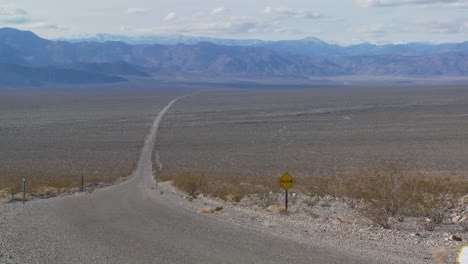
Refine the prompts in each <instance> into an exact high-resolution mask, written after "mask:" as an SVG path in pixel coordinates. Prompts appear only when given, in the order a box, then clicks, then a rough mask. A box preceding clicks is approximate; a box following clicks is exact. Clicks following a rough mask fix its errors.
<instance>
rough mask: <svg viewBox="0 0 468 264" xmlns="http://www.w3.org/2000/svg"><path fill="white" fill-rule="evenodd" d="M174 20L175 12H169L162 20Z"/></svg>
mask: <svg viewBox="0 0 468 264" xmlns="http://www.w3.org/2000/svg"><path fill="white" fill-rule="evenodd" d="M175 18H177V14H176V13H175V12H170V13H169V14H167V15H166V16H165V17H164V18H163V20H164V21H171V20H174V19H175Z"/></svg>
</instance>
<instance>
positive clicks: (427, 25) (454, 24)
mask: <svg viewBox="0 0 468 264" xmlns="http://www.w3.org/2000/svg"><path fill="white" fill-rule="evenodd" d="M413 24H414V29H415V30H419V31H423V30H425V31H429V32H430V33H432V34H443V35H449V34H460V33H466V32H468V20H463V19H438V20H424V21H418V22H415V23H413Z"/></svg>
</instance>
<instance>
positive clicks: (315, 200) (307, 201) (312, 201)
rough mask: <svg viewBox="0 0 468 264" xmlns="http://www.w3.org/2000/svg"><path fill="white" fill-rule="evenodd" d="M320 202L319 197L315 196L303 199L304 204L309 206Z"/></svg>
mask: <svg viewBox="0 0 468 264" xmlns="http://www.w3.org/2000/svg"><path fill="white" fill-rule="evenodd" d="M319 202H320V199H319V198H318V197H317V196H313V197H309V198H306V199H305V200H304V204H306V205H307V206H309V207H314V206H316V205H317V204H318V203H319Z"/></svg>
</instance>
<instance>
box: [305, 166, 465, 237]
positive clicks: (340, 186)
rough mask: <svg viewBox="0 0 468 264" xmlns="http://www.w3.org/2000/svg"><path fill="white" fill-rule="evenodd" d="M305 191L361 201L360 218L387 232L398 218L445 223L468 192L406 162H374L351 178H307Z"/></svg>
mask: <svg viewBox="0 0 468 264" xmlns="http://www.w3.org/2000/svg"><path fill="white" fill-rule="evenodd" d="M309 182H311V183H312V184H311V185H310V186H309V188H308V191H309V193H311V194H313V195H321V196H324V195H332V196H334V197H340V198H343V199H349V198H350V199H353V200H356V201H363V202H364V204H365V206H364V208H362V209H361V212H362V214H363V215H364V216H366V217H367V218H369V219H370V220H372V221H373V222H374V223H375V224H377V225H379V226H381V227H384V228H389V227H390V225H391V224H392V222H393V221H394V220H395V219H397V218H398V217H401V216H415V217H421V216H424V217H427V218H429V219H430V220H431V225H438V224H441V223H442V222H443V220H444V219H445V216H446V213H447V210H448V209H449V208H453V207H454V206H455V202H456V201H457V198H458V197H460V196H461V195H463V194H466V193H467V192H468V182H467V181H466V180H463V179H455V178H452V177H449V176H447V177H430V176H428V175H427V174H426V173H424V172H422V171H421V170H417V169H415V168H412V167H411V166H410V165H409V164H408V163H407V162H402V161H385V160H376V161H374V162H372V163H369V164H368V165H367V166H366V167H365V168H361V169H358V170H355V171H353V172H352V173H351V175H345V174H343V173H342V174H341V175H340V176H332V177H311V178H310V179H309Z"/></svg>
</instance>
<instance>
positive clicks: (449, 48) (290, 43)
mask: <svg viewBox="0 0 468 264" xmlns="http://www.w3.org/2000/svg"><path fill="white" fill-rule="evenodd" d="M64 40H66V39H64ZM66 41H69V42H72V43H79V42H98V43H104V42H108V41H118V42H124V43H127V44H131V45H149V44H159V45H177V44H185V45H196V44H199V43H202V42H209V43H213V44H216V45H224V46H250V47H258V48H266V49H270V50H273V51H277V52H279V53H288V54H295V55H301V56H308V57H328V56H374V55H403V56H415V55H430V54H434V53H442V52H468V42H463V43H448V44H438V45H436V44H432V43H416V42H413V43H407V44H387V45H375V44H370V43H362V44H357V45H351V46H339V45H335V44H329V43H327V42H325V41H322V40H320V39H318V38H314V37H308V38H304V39H298V40H280V41H265V40H259V39H246V40H243V39H240V40H236V39H222V38H209V37H192V36H184V35H171V36H134V37H129V36H123V35H110V34H97V35H95V36H91V37H85V38H77V39H68V40H66Z"/></svg>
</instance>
